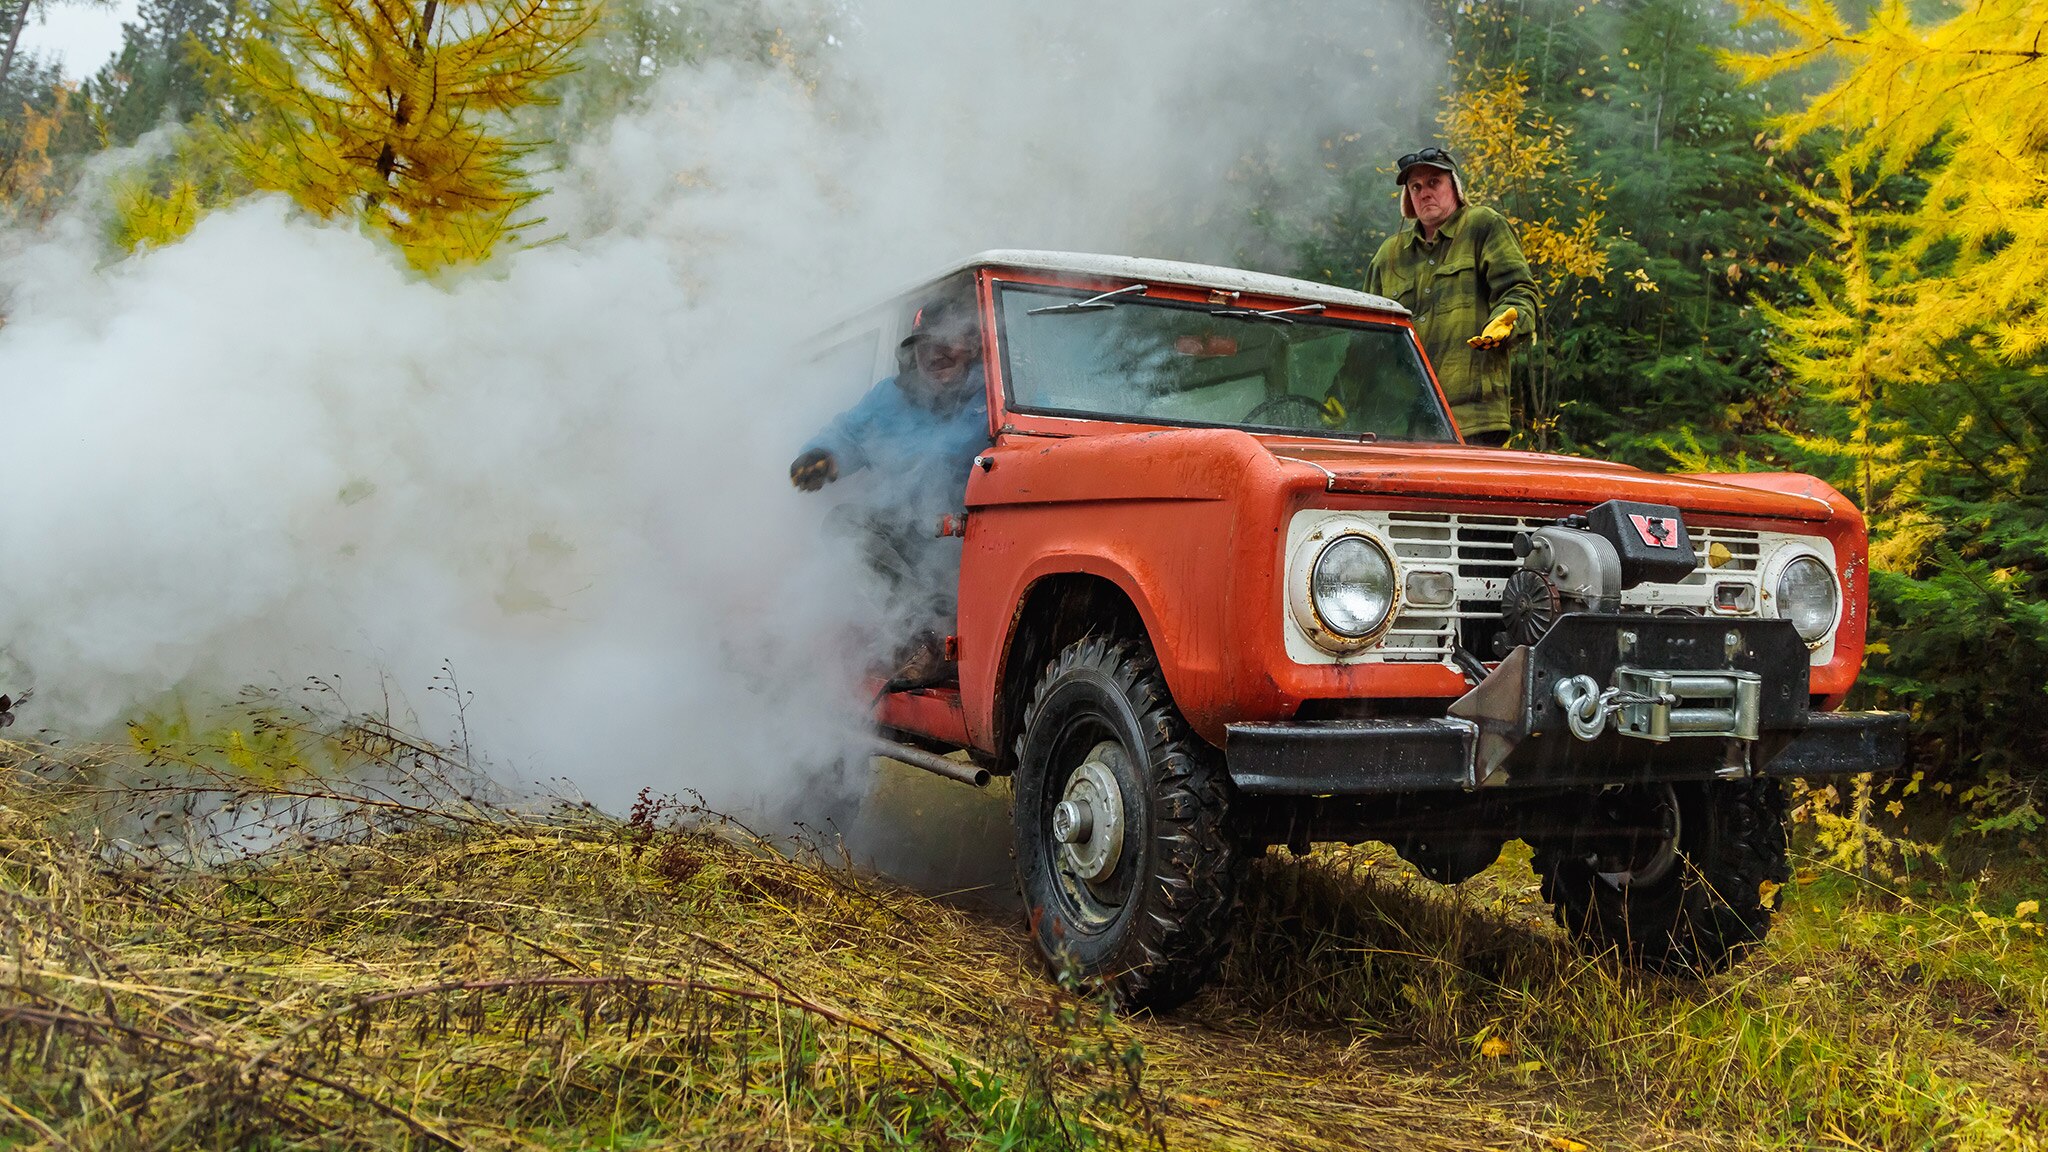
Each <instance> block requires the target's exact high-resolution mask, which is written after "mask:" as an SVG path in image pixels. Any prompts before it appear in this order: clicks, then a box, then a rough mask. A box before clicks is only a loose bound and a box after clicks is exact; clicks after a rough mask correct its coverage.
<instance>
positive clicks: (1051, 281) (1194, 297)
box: [983, 270, 1465, 445]
mask: <svg viewBox="0 0 2048 1152" xmlns="http://www.w3.org/2000/svg"><path fill="white" fill-rule="evenodd" d="M985 282H986V284H987V286H988V294H987V298H986V299H987V303H986V305H985V308H986V311H985V312H984V314H983V322H984V324H985V325H987V328H988V333H989V337H990V340H991V342H992V343H993V344H994V347H993V348H992V349H989V351H992V352H993V353H994V356H992V357H988V358H986V360H985V363H986V364H987V366H988V369H989V370H988V373H987V374H988V376H989V377H990V379H989V392H990V399H991V400H992V401H996V402H997V404H998V405H999V406H1000V407H999V408H998V407H997V406H996V405H992V406H991V411H997V410H999V411H1000V412H1001V413H1002V415H1001V417H1000V418H999V419H998V420H997V424H998V430H999V431H1010V432H1025V433H1039V434H1043V435H1054V436H1072V435H1081V434H1088V433H1095V434H1101V433H1104V432H1117V431H1128V430H1133V429H1147V428H1194V429H1227V430H1232V431H1241V432H1244V433H1245V434H1246V435H1249V436H1259V437H1268V438H1284V439H1293V440H1312V441H1318V442H1324V443H1337V444H1351V445H1356V444H1360V443H1365V444H1372V443H1380V444H1400V445H1409V444H1428V445H1459V444H1463V443H1464V442H1465V438H1464V434H1463V433H1462V432H1460V431H1459V430H1458V423H1457V417H1456V415H1455V414H1454V413H1453V412H1452V411H1451V406H1450V403H1449V401H1448V400H1447V399H1446V398H1445V396H1444V391H1443V386H1442V384H1441V383H1440V382H1439V381H1438V380H1437V378H1436V369H1435V367H1434V366H1433V365H1431V364H1430V362H1429V357H1428V355H1426V354H1425V353H1424V352H1423V350H1422V346H1421V343H1420V341H1418V340H1417V338H1416V336H1415V328H1414V325H1412V324H1410V323H1409V322H1408V321H1407V320H1406V318H1405V317H1402V316H1400V315H1399V314H1396V313H1389V312H1379V311H1374V310H1369V309H1365V308H1356V307H1349V306H1345V305H1326V306H1325V307H1324V308H1323V310H1322V311H1321V312H1320V313H1318V314H1316V315H1315V316H1313V317H1312V318H1310V317H1304V318H1303V319H1301V320H1300V321H1299V322H1300V323H1312V324H1315V325H1317V326H1320V327H1331V328H1361V329H1369V330H1374V331H1398V332H1403V333H1405V334H1406V336H1407V342H1408V345H1409V348H1410V349H1411V350H1412V351H1413V352H1414V354H1415V357H1416V359H1417V360H1418V361H1419V362H1420V363H1421V364H1422V367H1423V371H1424V372H1425V373H1426V374H1427V377H1428V379H1429V385H1430V389H1431V392H1432V393H1433V394H1434V396H1435V400H1436V404H1437V407H1438V409H1439V410H1440V411H1441V412H1442V414H1443V417H1444V422H1445V424H1446V425H1447V426H1448V427H1449V428H1450V430H1451V435H1452V437H1453V439H1450V440H1407V439H1397V438H1392V437H1376V436H1372V435H1369V434H1364V435H1362V434H1360V433H1357V432H1335V431H1332V432H1322V431H1318V430H1316V429H1309V428H1290V427H1283V426H1266V425H1246V424H1241V423H1224V422H1213V421H1203V420H1181V419H1173V418H1168V417H1162V416H1135V415H1118V414H1106V413H1097V412H1089V411H1085V410H1080V409H1057V408H1039V407H1033V406H1028V405H1022V404H1019V403H1017V402H1016V400H1015V398H1014V395H1013V390H1012V388H1011V373H1010V338H1009V332H1008V330H1007V326H1006V319H1005V316H1004V311H1005V310H1004V308H1003V292H1004V290H1005V289H1006V288H1011V287H1014V288H1018V289H1022V290H1026V291H1046V292H1052V293H1056V294H1060V295H1071V296H1073V298H1074V299H1076V300H1086V299H1088V298H1089V297H1091V296H1098V295H1100V294H1102V293H1104V292H1107V291H1113V290H1116V289H1119V288H1127V287H1130V286H1131V285H1134V284H1141V283H1142V284H1144V285H1145V288H1146V291H1145V293H1144V295H1143V297H1142V298H1141V299H1132V300H1127V301H1118V302H1117V306H1118V307H1137V308H1147V307H1159V306H1164V307H1169V308H1184V309H1190V310H1204V309H1213V308H1243V309H1257V310H1267V309H1278V308H1290V307H1295V306H1298V305H1301V304H1304V303H1316V302H1313V301H1303V300H1299V299H1295V298H1292V297H1287V296H1268V295H1254V294H1250V293H1238V292H1235V291H1225V290H1220V289H1208V288H1202V287H1197V286H1190V285H1185V284H1173V283H1156V282H1146V281H1138V280H1129V279H1105V278H1103V277H1099V276H1085V275H1084V276H1056V275H1051V274H1036V275H1034V274H1031V273H1030V272H1027V271H1023V270H1018V271H1008V270H1004V271H993V270H992V271H990V272H989V273H988V274H987V278H986V281H985ZM1271 322H1272V321H1265V323H1271ZM1243 323H1246V324H1258V323H1262V321H1257V320H1250V319H1247V320H1244V321H1243Z"/></svg>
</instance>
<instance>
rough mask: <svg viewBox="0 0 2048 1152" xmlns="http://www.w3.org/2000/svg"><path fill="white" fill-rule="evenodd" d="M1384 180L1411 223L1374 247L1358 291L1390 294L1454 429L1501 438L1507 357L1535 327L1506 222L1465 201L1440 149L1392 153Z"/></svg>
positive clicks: (1531, 294) (1526, 277)
mask: <svg viewBox="0 0 2048 1152" xmlns="http://www.w3.org/2000/svg"><path fill="white" fill-rule="evenodd" d="M1394 182H1395V183H1396V184H1398V185H1400V187H1401V215H1402V216H1404V217H1406V218H1408V219H1409V220H1412V221H1414V226H1413V227H1411V228H1403V229H1401V230H1400V231H1399V232H1396V233H1395V234H1394V235H1392V236H1389V237H1387V241H1386V243H1384V244H1381V245H1380V250H1379V251H1378V252H1377V253H1376V254H1374V256H1373V258H1372V266H1371V267H1370V268H1369V269H1367V271H1366V274H1365V290H1366V291H1368V292H1371V293H1373V294H1375V295H1379V296H1385V297H1388V298H1389V299H1392V300H1397V301H1399V302H1400V303H1402V304H1404V305H1406V306H1407V308H1408V310H1409V311H1410V312H1412V313H1414V316H1415V334H1416V335H1417V336H1418V337H1420V338H1421V340H1422V350H1423V351H1424V352H1426V353H1428V354H1429V362H1430V364H1431V366H1433V367H1434V368H1435V369H1436V376H1437V380H1438V381H1439V382H1441V383H1442V384H1443V388H1444V396H1445V397H1446V398H1447V399H1449V400H1450V402H1451V413H1452V415H1454V416H1456V417H1457V420H1458V431H1460V432H1462V433H1464V435H1465V439H1467V440H1469V441H1471V442H1473V443H1475V444H1489V445H1500V444H1505V443H1507V439H1508V436H1509V434H1510V433H1511V431H1512V429H1511V428H1510V427H1509V424H1508V355H1509V351H1510V349H1511V348H1512V347H1513V345H1514V343H1515V342H1516V341H1518V340H1520V339H1522V338H1524V337H1527V336H1530V335H1533V334H1534V333H1535V331H1536V279H1535V277H1533V276H1531V275H1530V274H1529V261H1528V260H1527V258H1525V257H1524V256H1523V255H1522V246H1521V245H1520V244H1519V243H1517V242H1516V240H1515V233H1514V230H1513V229H1512V228H1510V227H1509V226H1508V222H1507V220H1506V219H1505V218H1504V217H1502V216H1501V214H1500V213H1498V212H1495V211H1494V210H1493V209H1491V208H1482V207H1478V206H1475V205H1469V204H1466V203H1465V185H1464V182H1463V181H1462V180H1460V179H1459V178H1458V165H1457V162H1456V161H1454V160H1452V159H1451V154H1450V153H1448V152H1446V151H1444V150H1443V149H1441V148H1424V149H1423V150H1422V151H1420V152H1414V153H1411V154H1409V155H1407V156H1403V157H1401V162H1400V167H1399V170H1398V171H1397V172H1396V173H1395V176H1394Z"/></svg>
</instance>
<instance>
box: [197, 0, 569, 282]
mask: <svg viewBox="0 0 2048 1152" xmlns="http://www.w3.org/2000/svg"><path fill="white" fill-rule="evenodd" d="M592 18H593V10H591V9H589V8H586V7H585V5H584V4H583V3H582V2H581V0H282V2H280V3H278V4H276V5H274V6H272V7H271V8H270V10H269V13H268V15H267V17H266V18H265V19H264V20H263V21H262V22H260V23H259V24H258V25H257V27H256V28H255V30H254V31H253V32H252V33H250V34H249V35H247V36H246V37H244V38H242V39H241V40H240V41H239V42H238V43H237V44H236V45H234V47H233V48H232V50H231V53H230V56H229V58H228V59H226V60H223V61H220V62H219V64H220V66H221V69H222V71H223V73H224V75H225V77H226V79H227V82H228V86H229V87H230V89H231V90H232V94H233V96H234V98H235V101H236V103H237V105H238V106H240V107H242V108H246V109H247V110H248V115H247V116H246V118H243V119H236V120H230V121H229V122H228V124H227V126H226V127H225V128H224V129H223V133H224V139H225V142H226V145H227V151H228V152H229V154H230V155H231V156H232V157H233V158H234V160H235V162H236V164H237V165H238V166H239V167H240V169H241V171H242V173H243V174H244V175H245V176H246V178H247V179H248V180H249V182H250V183H251V184H253V185H254V186H255V187H257V188H259V189H272V190H276V191H280V192H284V193H286V194H288V195H290V196H291V197H292V198H293V199H294V200H295V201H296V202H297V203H298V204H299V205H300V206H301V207H302V208H304V209H306V210H307V211H309V212H312V213H314V214H315V215H318V216H322V217H335V216H341V215H353V216H357V217H360V218H361V219H363V220H365V221H366V222H367V223H368V224H369V225H370V226H371V227H373V228H375V229H377V230H378V231H381V232H383V233H384V234H385V235H387V236H389V237H390V238H391V239H392V240H394V241H395V242H396V243H397V244H398V245H399V246H400V247H401V248H402V249H403V250H404V251H405V253H406V256H407V258H408V259H409V260H411V261H412V263H413V264H414V265H415V266H416V267H419V268H422V269H427V270H432V269H436V268H441V267H444V266H447V265H450V264H458V263H470V262H475V261H480V260H483V259H485V258H486V257H488V256H489V255H490V253H491V251H492V249H493V248H494V247H495V246H496V245H497V243H498V242H499V241H501V240H503V239H506V238H508V237H511V236H515V235H517V234H518V233H520V232H521V231H523V230H525V229H527V228H530V227H532V226H533V225H534V224H536V223H538V221H536V220H532V219H520V218H519V213H520V211H521V210H522V209H524V208H525V207H526V206H527V205H528V204H529V203H530V202H531V201H532V200H533V198H534V196H535V195H536V193H535V192H534V191H533V189H532V188H531V187H530V185H529V184H528V183H527V180H526V174H525V172H524V171H523V169H522V167H521V161H522V159H523V158H524V157H525V155H526V154H527V153H528V152H529V151H530V150H531V148H532V145H531V144H528V143H526V142H522V141H518V140H514V139H511V138H510V137H508V136H507V135H505V134H504V133H505V132H506V131H508V128H509V126H508V123H507V116H508V114H510V113H512V112H515V111H517V110H518V109H521V108H525V107H529V106H532V105H536V104H542V103H546V102H547V98H546V97H545V95H544V94H543V93H542V92H541V86H542V85H543V84H544V83H545V82H546V81H548V80H551V79H554V78H555V77H558V76H561V75H563V74H564V73H566V72H568V71H569V70H570V67H571V66H570V64H569V63H568V62H567V55H568V52H569V49H570V48H571V47H572V46H573V45H574V44H575V42H576V41H577V39H578V38H580V37H581V36H582V35H583V34H584V32H586V31H587V30H588V29H589V28H590V26H591V22H592Z"/></svg>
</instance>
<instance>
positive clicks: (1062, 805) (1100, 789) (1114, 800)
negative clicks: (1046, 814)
mask: <svg viewBox="0 0 2048 1152" xmlns="http://www.w3.org/2000/svg"><path fill="white" fill-rule="evenodd" d="M1123 754H1124V750H1123V746H1122V745H1121V744H1118V743H1116V742H1115V741H1113V740H1105V741H1103V742H1102V743H1100V744H1097V745H1096V746H1095V747H1094V748H1092V749H1090V750H1089V752H1088V758H1087V760H1085V761H1083V762H1082V764H1081V766H1080V767H1078V768H1076V769H1074V774H1073V775H1072V776H1069V777H1067V788H1066V792H1065V793H1064V794H1063V795H1062V796H1061V797H1060V802H1059V803H1058V804H1056V805H1054V806H1053V810H1052V838H1053V840H1054V842H1056V843H1057V844H1058V845H1059V861H1060V866H1061V870H1062V871H1065V872H1066V873H1068V874H1069V875H1071V876H1073V877H1074V878H1075V879H1077V880H1082V881H1086V882H1088V883H1090V884H1093V883H1097V882H1099V881H1101V880H1103V879H1105V878H1107V877H1108V876H1109V875H1110V874H1111V873H1113V872H1115V871H1116V865H1117V861H1119V860H1121V859H1122V858H1123V854H1124V800H1123V792H1122V790H1121V789H1119V788H1118V787H1117V783H1116V772H1115V770H1114V766H1116V765H1118V764H1119V763H1120V762H1121V760H1122V758H1123Z"/></svg>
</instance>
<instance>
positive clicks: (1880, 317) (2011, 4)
mask: <svg viewBox="0 0 2048 1152" xmlns="http://www.w3.org/2000/svg"><path fill="white" fill-rule="evenodd" d="M1742 7H1743V9H1744V11H1745V14H1746V15H1747V16H1748V17H1749V18H1751V19H1766V20H1770V21H1773V22H1775V23H1777V24H1778V25H1780V26H1782V27H1783V28H1785V29H1786V30H1788V31H1789V32H1790V33H1791V34H1792V40H1791V42H1790V43H1789V44H1788V45H1786V46H1785V47H1784V48H1782V49H1780V50H1779V51H1776V52H1772V53H1768V54H1759V55H1746V56H1733V57H1730V58H1729V62H1730V63H1731V64H1732V65H1733V66H1734V67H1735V68H1736V69H1737V71H1738V72H1739V73H1740V74H1742V75H1743V76H1744V77H1746V78H1748V79H1751V80H1756V79H1761V78H1764V77H1767V76H1771V75H1775V74H1777V73H1780V72H1784V71H1788V70H1791V69H1795V68H1799V67H1802V66H1805V65H1808V64H1813V63H1818V62H1820V61H1821V60H1823V59H1829V60H1831V61H1832V62H1834V63H1837V64H1840V65H1842V66H1844V68H1843V71H1842V73H1841V75H1840V78H1839V79H1838V80H1837V82H1836V83H1835V85H1834V86H1833V87H1832V88H1831V89H1829V90H1828V91H1827V92H1825V93H1823V94H1821V95H1819V96H1817V97H1815V98H1814V99H1812V100H1811V101H1809V102H1808V104H1807V106H1806V107H1805V108H1804V109H1802V110H1800V111H1798V112H1796V113H1793V114H1791V115H1788V116H1786V117H1784V118H1783V119H1782V120H1781V121H1780V122H1779V124H1778V128H1779V131H1780V132H1781V133H1782V135H1783V137H1784V139H1785V140H1786V141H1787V142H1790V141H1794V140H1797V139H1799V138H1800V137H1802V136H1805V135H1808V134H1810V133H1813V132H1817V131H1822V130H1830V129H1832V130H1839V131H1840V132H1841V133H1843V135H1844V143H1843V148H1842V151H1841V153H1840V155H1839V157H1838V158H1837V159H1836V160H1835V162H1834V163H1833V164H1832V165H1831V167H1830V171H1829V175H1828V181H1827V190H1826V191H1824V192H1823V191H1817V192H1814V193H1811V194H1810V204H1809V206H1810V207H1812V208H1815V209H1818V210H1819V211H1818V212H1817V215H1818V216H1819V217H1820V218H1821V219H1820V223H1821V225H1822V227H1823V228H1824V229H1826V230H1830V231H1832V232H1833V233H1834V238H1835V239H1836V241H1837V243H1838V246H1839V247H1840V248H1841V249H1843V250H1844V251H1845V252H1848V253H1849V254H1850V255H1851V256H1852V257H1853V265H1852V266H1851V267H1849V268H1848V269H1847V270H1846V271H1847V273H1848V274H1847V275H1846V276H1845V283H1844V286H1843V288H1842V291H1841V292H1840V293H1839V295H1840V296H1841V297H1842V298H1841V299H1840V300H1839V301H1838V302H1829V304H1828V305H1827V306H1826V307H1823V308H1821V309H1818V310H1816V312H1814V313H1813V314H1812V317H1811V318H1812V320H1813V321H1814V324H1813V328H1812V331H1813V332H1814V334H1815V335H1817V336H1821V337H1824V338H1826V339H1829V340H1831V341H1833V342H1835V343H1836V344H1838V345H1839V346H1840V348H1841V350H1842V352H1843V353H1844V355H1842V356H1841V357H1839V358H1840V360H1841V361H1842V362H1841V364H1840V365H1839V367H1838V368H1837V369H1836V370H1835V372H1834V377H1835V380H1834V382H1835V383H1837V384H1839V385H1858V386H1864V385H1867V382H1868V381H1869V380H1870V379H1878V378H1881V379H1888V380H1929V379H1932V378H1935V377H1938V376H1939V375H1940V374H1941V373H1942V372H1943V366H1942V364H1941V361H1940V355H1939V349H1940V348H1941V346H1942V345H1943V344H1945V343H1947V342H1949V341H1952V340H1955V339H1957V338H1959V337H1968V336H1972V335H1976V336H1981V338H1982V345H1981V347H1982V348H1983V349H1984V350H1985V351H1987V352H1989V353H1991V354H1993V355H1994V356H1996V357H1998V358H2000V359H2003V360H2005V361H2007V362H2009V363H2016V362H2019V361H2022V360H2025V359H2027V358H2029V357H2032V356H2034V355H2036V354H2037V353H2039V352H2041V351H2042V350H2043V349H2044V348H2048V307H2044V301H2048V52H2044V48H2043V39H2042V29H2043V28H2048V0H1987V2H1982V3H1972V4H1969V5H1966V6H1963V7H1960V8H1958V9H1955V10H1953V14H1952V15H1950V16H1948V18H1947V19H1945V20H1943V21H1941V22H1939V23H1935V24H1932V25H1929V26H1925V27H1922V26H1918V25H1916V24H1915V23H1914V21H1913V11H1912V9H1911V8H1910V7H1909V6H1908V5H1906V4H1904V3H1901V2H1900V0H1885V2H1884V3H1882V4H1880V5H1879V6H1877V7H1876V8H1874V9H1873V10H1872V11H1871V12H1870V15H1869V19H1868V22H1867V24H1866V26H1865V27H1863V28H1862V29H1860V30H1858V29H1854V28H1852V27H1851V26H1850V24H1849V23H1848V21H1847V20H1845V19H1844V18H1843V16H1842V14H1841V13H1840V12H1839V11H1837V10H1836V8H1835V7H1834V5H1833V4H1831V3H1829V2H1828V0H1743V2H1742ZM1908 169H1911V170H1912V171H1913V172H1914V173H1915V175H1916V176H1918V177H1919V178H1921V179H1923V180H1924V181H1925V182H1926V192H1925V194H1924V195H1923V196H1921V197H1920V199H1919V201H1918V203H1917V205H1915V206H1913V207H1909V208H1904V209H1901V208H1897V207H1895V206H1891V205H1888V204H1885V203H1879V204H1877V205H1876V206H1874V207H1873V205H1872V204H1871V203H1870V201H1871V196H1870V189H1871V188H1873V187H1874V186H1875V185H1876V184H1877V183H1878V182H1879V181H1882V180H1884V179H1887V178H1890V177H1893V176H1897V175H1899V174H1901V173H1903V172H1906V171H1907V170H1908ZM1873 237H1882V238H1883V239H1884V240H1885V241H1886V243H1884V244H1883V245H1882V246H1881V249H1882V250H1881V251H1875V250H1873V248H1872V243H1871V241H1872V238H1873Z"/></svg>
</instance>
